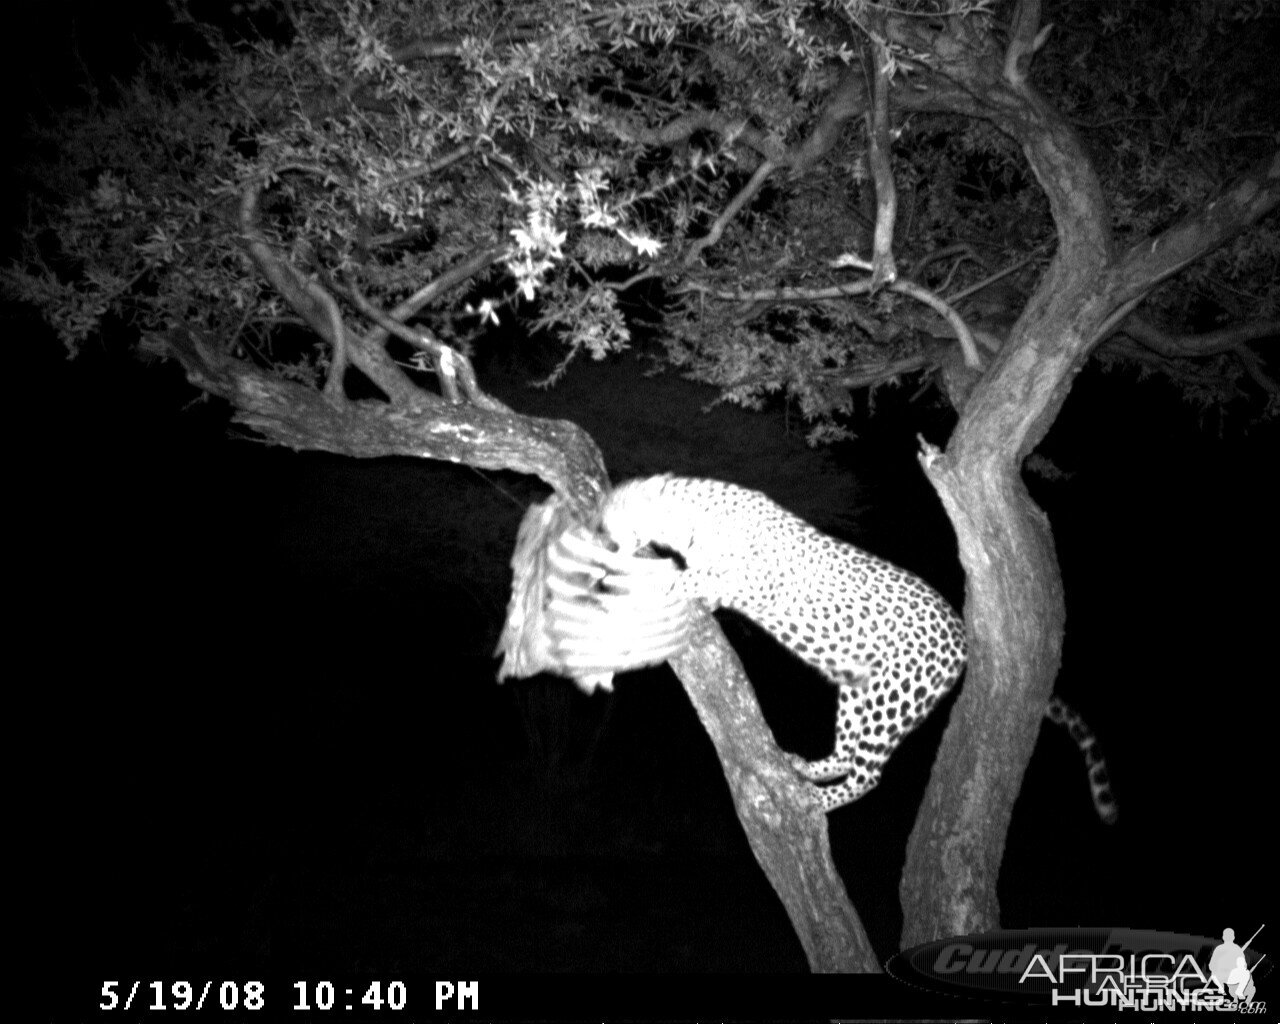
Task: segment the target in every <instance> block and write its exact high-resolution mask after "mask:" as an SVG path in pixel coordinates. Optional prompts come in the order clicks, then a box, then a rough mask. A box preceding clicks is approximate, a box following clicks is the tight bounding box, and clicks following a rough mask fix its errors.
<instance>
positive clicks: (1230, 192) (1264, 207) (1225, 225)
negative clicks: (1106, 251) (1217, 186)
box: [1108, 152, 1280, 306]
mask: <svg viewBox="0 0 1280 1024" xmlns="http://www.w3.org/2000/svg"><path fill="white" fill-rule="evenodd" d="M1278 204H1280V152H1276V153H1273V154H1272V155H1271V156H1270V157H1268V158H1267V159H1266V160H1262V161H1260V162H1259V163H1258V164H1256V165H1255V166H1254V167H1253V168H1252V169H1251V170H1250V171H1249V172H1248V173H1247V174H1245V175H1243V176H1242V177H1241V178H1239V179H1238V180H1236V181H1235V182H1234V183H1233V184H1232V185H1231V187H1230V188H1228V189H1227V190H1226V191H1225V192H1223V194H1222V195H1220V196H1219V197H1218V198H1217V199H1215V200H1213V201H1212V202H1211V203H1208V204H1207V205H1206V206H1204V207H1203V208H1202V209H1199V210H1197V211H1196V212H1195V213H1193V214H1191V215H1190V216H1189V217H1187V218H1186V219H1185V220H1183V221H1181V222H1180V223H1178V224H1175V225H1174V226H1173V227H1171V228H1169V229H1168V230H1167V231H1164V232H1162V233H1161V234H1159V235H1157V236H1156V237H1155V238H1150V239H1144V240H1143V241H1141V242H1139V243H1137V244H1136V245H1133V246H1131V247H1130V248H1129V249H1128V250H1127V251H1126V252H1124V253H1123V254H1122V255H1121V256H1120V257H1119V259H1117V260H1116V264H1115V268H1114V271H1113V273H1112V274H1111V275H1109V277H1108V290H1109V292H1110V295H1111V298H1112V301H1113V302H1114V303H1115V305H1116V306H1120V305H1122V304H1123V303H1126V302H1129V301H1132V300H1133V299H1135V298H1140V297H1142V296H1143V295H1145V294H1146V293H1148V292H1149V291H1150V290H1151V289H1152V288H1154V287H1155V286H1156V285H1157V284H1159V283H1160V282H1161V281H1163V280H1165V279H1167V278H1169V277H1171V276H1173V275H1174V274H1176V273H1178V271H1180V270H1182V269H1184V268H1185V267H1187V266H1189V265H1190V264H1192V263H1194V262H1195V261H1196V260H1198V259H1200V258H1201V257H1203V256H1204V255H1205V254H1206V253H1209V252H1212V251H1213V250H1214V249H1217V248H1218V247H1219V246H1221V245H1223V244H1224V243H1226V242H1227V241H1228V240H1230V239H1231V238H1233V237H1234V236H1235V235H1237V234H1239V233H1240V232H1241V231H1243V230H1244V229H1245V228H1247V227H1249V226H1250V225H1251V224H1254V223H1256V222H1257V221H1258V220H1260V219H1261V218H1262V217H1265V216H1266V215H1267V214H1268V213H1270V212H1271V211H1272V210H1274V209H1275V208H1276V206H1277V205H1278Z"/></svg>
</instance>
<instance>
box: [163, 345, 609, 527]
mask: <svg viewBox="0 0 1280 1024" xmlns="http://www.w3.org/2000/svg"><path fill="white" fill-rule="evenodd" d="M168 345H169V348H170V350H171V351H172V352H173V354H174V355H175V356H176V357H177V358H178V359H179V361H180V362H181V363H182V365H183V368H184V369H185V370H186V373H187V378H188V379H189V380H190V381H191V383H192V384H194V385H195V386H196V387H198V388H200V389H201V390H203V391H206V392H208V393H209V394H212V395H217V396H218V397H221V398H224V399H226V400H227V402H228V403H230V405H231V407H232V408H233V409H234V410H235V413H234V416H233V418H234V420H235V422H237V423H241V424H244V425H245V426H246V427H249V428H250V429H252V430H254V431H256V432H257V433H259V434H261V435H262V436H264V437H266V438H268V439H269V440H271V441H274V442H276V443H277V444H282V445H284V446H286V447H288V448H292V449H295V450H305V449H314V450H317V451H327V452H333V453H335V454H339V455H350V456H353V457H356V458H381V457H384V456H387V455H406V456H410V457H413V458H428V459H440V460H443V461H446V462H454V463H458V464H461V465H467V466H475V467H476V468H478V469H509V470H514V471H515V472H518V473H527V474H529V475H531V476H537V477H540V478H541V479H543V480H545V481H546V482H547V484H549V485H550V486H551V487H552V488H554V489H555V490H556V491H557V492H558V493H560V494H561V495H563V496H564V497H565V498H566V499H567V500H568V501H569V503H570V505H571V507H572V508H573V509H574V510H575V511H576V512H577V514H578V515H580V516H582V517H583V518H587V517H589V516H590V515H591V513H592V512H593V511H594V510H595V508H596V507H597V505H598V503H599V500H600V498H601V497H602V494H603V486H604V485H605V484H606V483H607V481H608V477H607V475H606V473H605V469H604V462H603V460H602V458H601V456H600V452H599V449H598V448H596V445H595V443H594V442H593V441H592V440H591V437H590V435H588V434H587V433H586V432H585V431H584V430H583V429H582V428H581V427H579V426H578V425H577V424H576V423H571V422H569V421H567V420H546V419H538V418H535V417H532V416H522V415H520V414H518V413H514V412H511V411H509V410H508V411H497V410H493V409H487V408H483V407H480V406H476V405H471V404H469V403H465V402H460V403H458V404H457V405H450V404H447V403H445V402H442V401H440V400H439V399H435V400H434V404H431V405H430V406H429V407H423V406H422V405H421V403H419V407H418V408H417V409H413V410H406V409H405V408H404V407H402V406H396V405H394V404H390V405H389V404H387V403H385V402H379V401H347V402H344V403H342V404H341V405H335V404H334V403H331V402H329V401H327V400H326V399H325V397H324V396H323V395H322V394H321V393H320V392H319V391H317V390H316V389H315V388H311V387H307V386H306V385H303V384H297V383H294V382H292V381H287V380H283V379H281V378H279V377H276V376H273V375H271V374H269V373H266V372H263V371H261V370H259V369H257V368H256V367H253V366H251V365H249V364H248V363H245V362H244V361H243V360H237V359H232V358H230V357H228V356H226V355H224V354H222V353H220V352H218V351H217V350H216V349H215V348H214V347H212V346H209V345H206V344H204V343H203V342H202V341H201V340H200V339H199V338H197V337H196V336H195V335H193V334H192V333H191V332H189V331H185V330H176V331H173V332H171V334H170V337H169V338H168ZM424 394H425V393H424Z"/></svg>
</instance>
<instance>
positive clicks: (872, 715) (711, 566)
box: [595, 474, 1118, 824]
mask: <svg viewBox="0 0 1280 1024" xmlns="http://www.w3.org/2000/svg"><path fill="white" fill-rule="evenodd" d="M595 525H596V529H597V531H598V534H599V536H600V537H601V538H602V539H604V540H605V541H606V542H607V543H608V544H609V545H610V547H611V550H612V551H616V552H617V553H619V554H621V555H624V556H642V557H649V558H659V559H667V560H669V561H671V562H673V563H674V567H675V570H676V571H674V572H673V573H672V574H671V580H672V583H671V586H672V588H673V594H672V597H673V598H674V599H675V600H677V601H684V602H692V601H699V602H702V603H704V604H705V605H706V606H707V607H709V608H710V609H711V610H715V609H719V608H727V609H731V610H733V611H735V612H738V613H739V614H741V615H744V616H746V617H747V618H748V619H750V620H752V621H753V622H755V623H756V624H757V625H758V626H760V627H761V628H762V629H764V630H765V631H766V632H768V633H770V634H771V635H772V636H773V637H774V638H775V639H776V640H778V641H779V642H780V643H782V644H783V645H784V646H785V647H786V648H788V649H789V650H790V651H791V652H792V653H793V654H795V655H796V656H798V657H799V658H800V659H802V660H803V661H804V662H806V663H807V664H809V665H810V666H811V667H813V668H814V669H816V670H817V672H818V673H819V674H820V675H821V677H822V678H824V679H825V680H827V681H828V682H829V683H830V684H832V685H833V686H834V687H835V688H836V691H837V710H836V730H835V743H834V748H833V751H832V753H831V754H830V755H829V756H826V757H823V758H820V759H818V760H815V761H810V760H807V759H805V758H803V757H801V756H799V755H796V754H791V755H788V756H789V758H790V759H791V763H792V765H793V767H794V768H795V770H796V771H798V772H799V773H800V774H801V775H802V776H803V777H805V778H806V779H808V780H809V781H811V782H813V783H815V785H816V788H817V791H818V793H819V798H820V801H821V804H822V807H823V810H825V811H827V812H830V811H834V810H836V809H838V808H840V807H844V806H846V805H848V804H850V803H853V802H854V801H856V800H858V799H860V798H861V797H863V796H865V795H866V794H867V793H868V792H870V791H871V790H872V789H873V788H874V787H875V786H876V784H877V783H878V782H879V781H880V778H881V774H882V771H883V769H884V765H885V763H886V762H887V761H888V759H889V757H890V755H891V754H893V752H894V751H895V750H896V749H897V748H898V746H899V744H900V743H901V742H902V740H903V739H904V738H905V737H906V736H907V735H908V734H909V733H910V732H911V731H912V730H914V729H915V728H916V727H917V726H918V725H919V724H920V723H921V722H922V721H923V720H924V719H925V718H926V717H927V716H928V715H929V713H930V712H931V711H932V710H933V709H934V708H935V707H936V706H937V705H938V703H939V701H940V700H942V698H943V697H944V696H945V695H946V694H947V693H948V692H949V691H950V690H951V689H952V688H953V687H954V686H955V685H956V683H957V681H958V680H959V679H960V677H961V675H962V673H963V672H964V669H965V665H966V663H967V661H968V645H967V638H966V633H965V625H964V620H963V619H962V618H961V617H960V616H959V615H958V614H957V613H956V612H955V610H954V609H953V608H952V607H951V605H950V604H949V603H948V602H947V600H946V599H945V598H944V597H942V595H941V594H939V593H938V591H937V590H935V589H934V588H933V587H931V586H930V585H929V584H928V583H926V582H925V581H924V580H922V579H921V578H920V577H918V576H916V575H915V574H914V573H911V572H908V571H907V570H905V569H902V568H899V567H898V566H896V565H894V564H893V563H891V562H888V561H886V560H885V559H882V558H879V557H877V556H876V555H873V554H871V553H869V552H867V551H864V550H862V549H861V548H859V547H856V546H855V545H853V544H850V543H847V542H845V541H842V540H839V539H837V538H835V537H832V536H830V535H828V534H826V533H823V532H822V531H820V530H818V529H817V528H816V527H814V526H812V525H810V524H809V523H808V522H806V521H805V520H804V519H802V518H801V517H800V516H797V515H795V514H794V513H792V512H790V511H788V510H787V509H785V508H783V507H782V506H781V505H779V504H778V503H777V502H775V501H774V500H773V499H771V498H770V497H768V496H767V495H766V494H764V493H762V492H760V491H757V490H753V489H751V488H747V487H743V486H740V485H738V484H733V483H728V482H725V481H720V480H713V479H706V478H695V477H681V476H675V475H671V474H663V475H659V476H652V477H646V478H641V479H637V480H632V481H628V482H626V483H623V484H621V485H619V486H618V487H617V488H615V489H614V490H613V491H612V492H611V493H610V495H609V496H608V497H607V498H606V500H605V502H604V504H603V506H602V508H601V510H600V514H599V519H598V522H597V523H596V524H595ZM1045 714H1046V717H1047V719H1048V720H1050V721H1053V722H1056V723H1058V724H1061V725H1064V726H1066V728H1067V730H1068V733H1069V735H1070V736H1071V737H1072V739H1073V740H1075V742H1076V744H1077V745H1078V747H1079V748H1080V751H1081V753H1082V754H1083V756H1084V759H1085V764H1086V768H1087V770H1088V777H1089V783H1090V791H1091V795H1092V799H1093V803H1094V807H1095V810H1096V811H1097V814H1098V816H1099V818H1100V819H1101V820H1102V821H1103V822H1105V823H1107V824H1111V823H1114V822H1115V820H1116V818H1117V816H1118V809H1117V805H1116V801H1115V797H1114V794H1113V793H1112V790H1111V786H1110V781H1109V779H1108V776H1107V768H1106V762H1105V760H1104V759H1103V757H1102V754H1101V752H1100V749H1099V744H1098V741H1097V737H1096V736H1095V735H1094V733H1093V732H1092V730H1090V729H1089V727H1088V725H1087V723H1086V722H1085V721H1084V719H1083V718H1082V717H1081V716H1080V715H1079V714H1078V713H1077V712H1076V711H1075V710H1074V709H1072V708H1071V707H1070V706H1069V705H1067V704H1066V703H1065V702H1064V701H1062V700H1061V699H1060V698H1059V697H1058V696H1056V695H1055V696H1053V697H1052V698H1051V699H1050V701H1049V703H1048V706H1047V708H1046V711H1045Z"/></svg>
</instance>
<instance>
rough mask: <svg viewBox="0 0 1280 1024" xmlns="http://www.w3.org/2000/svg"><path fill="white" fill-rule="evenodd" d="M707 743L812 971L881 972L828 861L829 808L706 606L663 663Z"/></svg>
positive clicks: (829, 856) (842, 883)
mask: <svg viewBox="0 0 1280 1024" xmlns="http://www.w3.org/2000/svg"><path fill="white" fill-rule="evenodd" d="M671 666H672V668H674V669H675V671H676V675H677V676H679V677H680V681H681V683H683V684H684V688H685V691H686V692H687V693H688V694H689V699H690V700H691V701H692V702H693V706H694V709H695V710H696V711H697V713H698V718H699V719H700V720H701V721H702V724H703V727H704V728H705V729H706V730H707V735H708V736H710V737H711V742H712V743H713V744H714V745H715V748H716V754H717V755H718V756H719V758H720V763H721V766H722V767H723V769H724V774H725V778H726V779H727V780H728V782H729V790H730V792H731V793H732V794H733V802H734V806H735V808H736V809H737V812H738V820H739V821H741V823H742V828H743V831H744V832H745V833H746V835H747V841H748V843H750V845H751V851H752V853H754V854H755V857H756V860H757V862H759V864H760V867H761V868H763V869H764V873H765V875H766V877H767V878H768V879H769V884H770V885H772V886H773V889H774V892H776V893H777V894H778V898H779V899H781V900H782V905H783V907H785V908H786V911H787V916H788V917H789V918H790V919H791V925H792V927H793V928H794V929H795V932H796V935H797V936H798V937H799V939H800V945H801V946H802V947H803V948H804V952H805V956H806V958H807V959H808V961H809V967H810V969H811V970H812V971H814V972H815V973H833V972H840V973H858V974H865V973H870V972H873V971H879V970H880V965H879V961H878V960H877V959H876V956H875V952H874V951H873V950H872V948H871V943H870V941H869V940H868V939H867V935H866V932H865V931H864V930H863V928H862V922H861V921H860V920H859V919H858V915H857V913H856V912H855V911H854V909H853V904H852V903H851V902H850V901H849V894H848V892H847V891H846V890H845V887H844V882H843V881H841V879H840V875H839V873H838V872H837V871H836V868H835V864H834V863H833V862H832V859H831V842H830V839H829V836H828V832H827V816H826V814H825V812H824V811H823V810H822V807H821V805H820V804H819V802H818V800H817V798H816V797H815V796H814V795H813V793H812V784H811V783H809V782H807V781H805V780H803V779H801V778H800V777H799V776H798V775H797V774H796V772H795V770H794V769H793V768H792V767H791V765H790V763H789V762H788V761H787V759H786V758H785V757H784V756H783V753H782V751H781V750H780V749H779V747H778V745H777V744H776V743H775V742H774V740H773V733H772V731H771V730H770V729H769V726H768V724H767V723H766V722H765V720H764V716H763V714H761V711H760V705H759V703H757V701H756V696H755V692H754V691H753V690H752V689H751V683H750V681H749V680H748V679H747V675H746V672H745V671H744V670H743V668H742V663H741V662H740V661H739V660H738V656H737V655H736V654H735V653H734V651H733V648H732V647H730V646H729V642H728V640H727V639H726V638H725V635H724V632H723V631H722V630H721V629H720V627H719V625H718V624H717V623H716V621H715V619H714V618H712V617H711V615H710V614H708V613H706V612H702V613H700V614H699V621H698V623H697V625H696V626H695V630H694V634H693V638H692V642H691V643H690V644H689V646H688V647H687V648H686V649H685V650H684V651H683V652H681V653H680V654H679V655H678V656H677V657H675V658H673V659H672V661H671Z"/></svg>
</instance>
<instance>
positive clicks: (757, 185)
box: [683, 160, 778, 267]
mask: <svg viewBox="0 0 1280 1024" xmlns="http://www.w3.org/2000/svg"><path fill="white" fill-rule="evenodd" d="M777 166H778V165H777V164H775V163H772V162H771V161H769V160H766V161H764V163H762V164H761V165H760V166H759V167H757V168H756V173H755V174H753V175H751V180H750V181H748V182H747V183H746V184H745V185H744V186H743V187H742V189H741V190H740V191H739V192H738V194H737V195H736V196H734V197H733V199H732V200H731V201H730V202H729V205H728V206H726V207H725V208H724V209H723V210H722V211H721V213H720V216H719V217H717V218H716V219H715V223H714V224H712V225H711V229H710V230H709V231H708V232H707V233H706V234H705V235H703V236H702V237H701V238H699V239H698V240H697V241H696V242H694V243H693V244H692V245H691V246H689V251H688V252H687V253H685V255H684V260H683V263H684V265H685V266H686V267H687V266H689V265H690V264H692V263H693V261H694V259H695V258H696V257H697V255H698V254H699V253H700V252H702V250H703V249H706V248H708V247H709V246H712V245H715V244H716V242H718V241H720V236H721V235H723V234H724V229H725V227H726V226H727V225H728V223H729V221H731V220H732V219H733V218H734V217H736V216H737V214H738V211H739V210H741V209H742V208H743V207H744V206H745V205H746V204H747V202H748V201H749V200H750V199H751V197H752V196H754V195H755V194H756V193H757V192H759V191H760V189H761V188H762V187H763V186H764V183H765V182H766V181H767V180H768V178H769V175H770V174H772V173H773V172H774V171H775V170H776V169H777Z"/></svg>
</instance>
